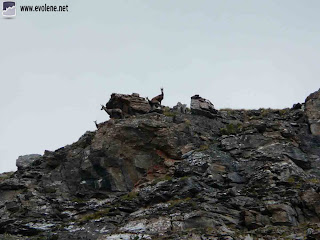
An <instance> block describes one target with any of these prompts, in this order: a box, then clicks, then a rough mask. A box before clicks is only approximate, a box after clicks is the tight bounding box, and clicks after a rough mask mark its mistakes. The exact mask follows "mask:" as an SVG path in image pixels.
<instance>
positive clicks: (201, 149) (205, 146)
mask: <svg viewBox="0 0 320 240" xmlns="http://www.w3.org/2000/svg"><path fill="white" fill-rule="evenodd" d="M208 149H209V145H201V146H200V147H199V148H198V149H197V150H196V151H197V152H202V151H205V150H208Z"/></svg>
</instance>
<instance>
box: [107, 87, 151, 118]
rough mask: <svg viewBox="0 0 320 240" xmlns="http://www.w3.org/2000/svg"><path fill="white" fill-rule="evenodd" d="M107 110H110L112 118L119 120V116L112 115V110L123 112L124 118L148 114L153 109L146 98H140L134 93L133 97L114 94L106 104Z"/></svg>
mask: <svg viewBox="0 0 320 240" xmlns="http://www.w3.org/2000/svg"><path fill="white" fill-rule="evenodd" d="M105 107H106V109H110V110H111V111H110V113H109V115H110V117H115V118H119V116H118V114H114V115H112V109H113V110H115V109H119V110H121V111H122V115H123V116H124V117H128V116H132V115H138V114H145V113H148V112H149V111H150V110H151V108H150V105H149V103H148V102H147V101H146V99H145V98H143V97H140V96H139V94H137V93H133V94H131V95H127V94H118V93H112V94H111V98H110V100H109V101H108V102H107V104H106V106H105Z"/></svg>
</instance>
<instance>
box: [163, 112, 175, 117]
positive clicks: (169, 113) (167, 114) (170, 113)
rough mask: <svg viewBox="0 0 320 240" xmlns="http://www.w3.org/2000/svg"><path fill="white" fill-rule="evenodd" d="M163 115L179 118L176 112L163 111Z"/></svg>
mask: <svg viewBox="0 0 320 240" xmlns="http://www.w3.org/2000/svg"><path fill="white" fill-rule="evenodd" d="M163 115H165V116H167V117H174V116H177V113H176V112H170V111H163Z"/></svg>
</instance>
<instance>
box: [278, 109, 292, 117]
mask: <svg viewBox="0 0 320 240" xmlns="http://www.w3.org/2000/svg"><path fill="white" fill-rule="evenodd" d="M289 111H290V110H289V108H285V109H280V110H279V115H280V116H284V115H286V114H287V113H289Z"/></svg>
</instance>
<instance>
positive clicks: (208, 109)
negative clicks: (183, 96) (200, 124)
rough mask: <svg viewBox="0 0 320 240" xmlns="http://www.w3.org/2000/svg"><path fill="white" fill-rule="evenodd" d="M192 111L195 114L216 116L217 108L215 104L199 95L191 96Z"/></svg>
mask: <svg viewBox="0 0 320 240" xmlns="http://www.w3.org/2000/svg"><path fill="white" fill-rule="evenodd" d="M190 108H191V113H192V114H195V115H201V116H206V117H209V118H215V117H216V113H217V110H215V109H214V106H213V104H212V103H211V102H210V101H209V100H207V99H204V98H202V97H200V96H199V95H194V96H193V97H191V104H190Z"/></svg>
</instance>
